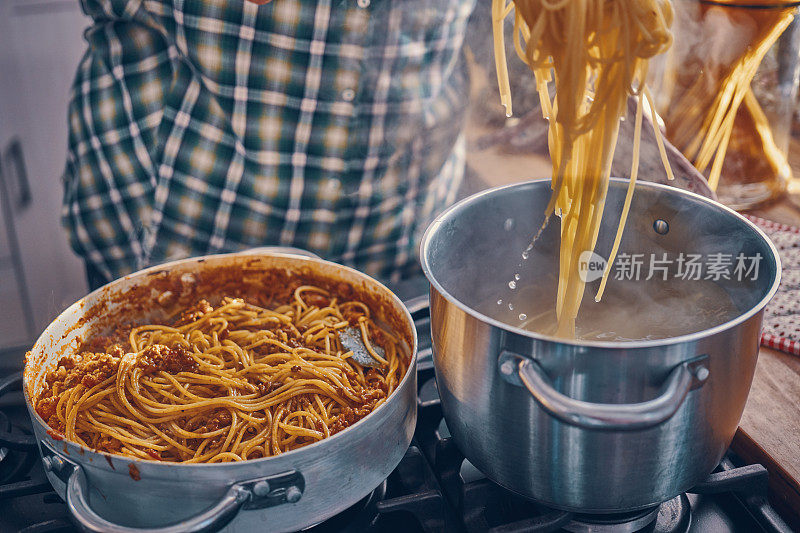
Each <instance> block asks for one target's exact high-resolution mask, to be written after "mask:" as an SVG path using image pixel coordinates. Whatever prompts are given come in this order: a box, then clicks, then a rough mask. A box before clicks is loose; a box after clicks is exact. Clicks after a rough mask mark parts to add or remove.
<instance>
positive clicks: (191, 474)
mask: <svg viewBox="0 0 800 533" xmlns="http://www.w3.org/2000/svg"><path fill="white" fill-rule="evenodd" d="M274 272H281V273H287V272H288V273H290V275H293V276H294V275H297V276H304V277H306V278H309V277H310V279H314V280H323V281H324V282H325V283H328V284H333V285H335V284H338V283H344V284H347V286H349V287H352V288H353V289H354V290H355V291H356V293H357V294H358V295H359V297H360V298H363V299H364V301H365V302H367V303H368V304H369V305H370V306H371V308H372V309H373V311H375V312H376V314H377V315H378V316H379V317H380V319H382V320H383V321H384V322H386V323H387V324H388V325H389V326H390V327H392V328H393V330H394V331H395V333H397V334H398V335H399V336H400V338H401V340H402V343H403V344H404V349H405V350H406V352H407V354H408V355H409V356H410V357H411V362H410V366H409V370H408V372H407V374H406V376H405V377H404V378H403V380H402V381H401V383H400V385H399V386H398V388H397V390H395V392H394V393H393V395H392V396H391V397H390V398H389V399H388V400H387V401H386V402H385V403H384V404H383V405H381V406H380V407H378V408H377V409H376V410H375V411H373V412H372V413H371V414H370V415H368V416H367V417H365V418H364V419H362V420H361V421H359V422H358V423H356V424H354V425H353V426H352V427H350V428H348V429H347V430H345V431H342V432H340V433H337V434H336V435H334V436H332V437H329V438H327V439H324V440H322V441H320V442H317V443H315V444H312V445H309V446H306V447H304V448H300V449H297V450H294V451H291V452H288V453H284V454H282V455H279V456H275V457H268V458H264V459H256V460H250V461H243V462H237V463H217V464H194V465H186V464H179V463H164V462H157V461H141V460H134V459H129V458H126V457H121V456H117V455H108V454H103V453H96V452H94V451H92V450H90V449H87V448H84V447H82V446H79V445H77V444H74V443H71V442H68V441H66V440H59V437H58V435H56V434H54V433H52V432H49V431H48V427H47V426H46V424H45V422H44V421H43V420H42V419H41V418H40V417H39V416H38V415H37V414H36V412H35V411H34V409H33V406H32V402H31V398H33V397H35V395H36V394H37V392H38V391H39V390H40V387H41V384H42V380H43V378H44V376H45V374H46V373H47V372H48V371H49V370H51V369H52V368H54V367H55V365H56V363H57V361H58V359H59V358H60V357H61V356H62V355H63V354H65V353H68V352H70V351H72V350H75V349H76V347H77V346H78V345H79V344H80V342H81V340H82V339H83V338H84V337H85V336H86V335H87V333H88V332H90V331H96V330H97V329H101V330H102V329H104V328H105V327H108V326H113V325H114V324H120V323H125V322H129V321H130V320H131V319H134V320H135V319H139V320H141V319H142V318H143V317H144V315H143V311H142V309H159V308H160V307H161V306H160V305H159V303H158V298H159V296H160V295H162V294H164V292H165V290H171V291H172V292H173V294H183V295H184V296H187V295H188V296H191V297H194V295H204V296H203V297H206V296H205V295H213V294H214V293H215V291H216V292H217V293H220V292H221V293H220V294H218V295H222V293H225V291H226V290H229V289H230V287H231V286H232V285H231V284H233V286H239V285H242V284H248V283H249V284H250V285H248V286H249V287H250V289H251V290H259V287H260V285H259V283H261V281H260V280H261V279H263V276H264V275H266V274H269V273H274ZM226 279H227V280H229V282H225V281H224V280H226ZM188 296H187V297H188ZM416 342H417V339H416V332H415V330H414V326H413V321H412V319H411V316H410V315H409V313H408V311H407V310H406V309H405V307H404V306H403V304H402V303H401V302H400V301H399V300H398V299H397V298H396V297H395V296H394V295H393V294H392V293H391V292H390V291H389V290H388V289H387V288H386V287H384V286H383V285H381V284H380V283H378V282H377V281H375V280H373V279H371V278H369V277H368V276H366V275H364V274H361V273H359V272H357V271H355V270H352V269H350V268H347V267H343V266H340V265H336V264H334V263H329V262H327V261H322V260H319V259H314V258H307V257H300V256H296V255H284V254H276V253H258V252H256V253H253V252H245V253H238V254H228V255H217V256H207V257H199V258H191V259H186V260H182V261H176V262H173V263H169V264H165V265H159V266H157V267H154V268H150V269H147V270H143V271H141V272H138V273H136V274H132V275H130V276H127V277H125V278H123V279H121V280H118V281H115V282H113V283H111V284H109V285H106V286H105V287H103V288H101V289H99V290H97V291H95V292H93V293H91V294H90V295H88V296H87V297H85V298H84V299H82V300H80V301H79V302H77V303H75V304H74V305H72V306H71V307H69V308H68V309H67V310H66V311H64V312H63V313H62V314H61V315H60V316H59V317H58V318H57V319H56V320H55V321H54V322H53V323H52V324H51V325H50V326H49V327H48V328H47V329H46V330H45V331H44V333H43V334H42V335H41V337H40V338H39V339H38V340H37V341H36V344H35V345H34V347H33V349H32V350H31V352H30V353H29V354H28V356H27V361H26V366H25V373H24V390H25V398H26V402H27V405H28V411H29V413H30V416H31V419H32V420H33V427H34V432H35V435H36V438H37V439H38V441H39V443H40V450H41V453H42V458H43V461H44V465H45V469H46V470H47V477H48V479H49V480H50V482H51V483H52V485H53V487H54V488H55V490H56V492H58V493H59V495H61V496H62V497H63V498H65V500H66V501H67V505H68V506H69V510H70V512H71V513H72V515H73V517H74V518H75V520H76V522H77V523H78V524H79V525H80V526H81V527H83V528H84V529H86V530H91V531H118V532H122V531H133V530H136V531H139V530H140V529H136V528H151V529H149V530H150V531H170V532H179V531H180V532H184V531H210V530H217V529H219V528H221V527H223V526H225V525H226V524H227V525H228V527H229V530H230V531H255V530H263V529H265V528H266V529H268V530H270V531H297V530H300V529H303V528H306V527H309V526H311V525H313V524H315V523H318V522H321V521H323V520H325V519H327V518H329V517H331V516H333V515H335V514H337V513H339V512H341V511H343V510H344V509H346V508H348V507H349V506H351V505H353V504H355V503H356V502H358V501H359V500H360V499H361V498H363V497H364V496H366V495H367V494H368V493H369V492H370V491H372V490H373V489H374V488H375V487H377V486H378V485H379V484H380V483H381V482H382V481H383V480H384V479H386V477H387V476H388V475H389V474H390V473H391V471H392V470H394V468H395V467H396V466H397V464H398V463H399V462H400V460H401V459H402V457H403V454H404V453H405V451H406V449H407V448H408V445H409V443H410V441H411V437H412V435H413V432H414V427H415V423H416ZM165 524H167V526H165Z"/></svg>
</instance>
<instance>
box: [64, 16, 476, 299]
mask: <svg viewBox="0 0 800 533" xmlns="http://www.w3.org/2000/svg"><path fill="white" fill-rule="evenodd" d="M257 3H264V2H249V1H244V0H203V1H193V2H189V1H186V0H173V1H165V0H130V1H125V0H82V7H83V10H84V12H85V13H86V14H87V15H89V16H91V17H92V19H93V24H92V26H91V27H90V28H89V29H88V30H87V31H86V33H85V37H86V40H87V42H88V43H89V48H88V50H87V52H86V54H85V56H84V57H83V59H82V61H81V63H80V65H79V68H78V72H77V75H76V78H75V82H74V85H73V90H72V94H71V100H70V106H69V129H70V135H69V149H68V159H67V165H66V171H65V184H64V185H65V191H64V211H63V223H64V226H65V227H66V229H67V231H68V233H69V236H70V242H71V245H72V247H73V249H74V250H75V251H76V252H77V253H78V254H79V255H80V256H82V257H83V258H84V259H85V261H86V264H87V272H88V273H89V277H90V282H91V284H92V285H93V286H97V285H100V284H102V283H104V282H105V281H108V280H111V279H113V278H117V277H119V276H122V275H125V274H127V273H130V272H132V271H134V270H138V269H140V268H143V267H145V266H148V265H152V264H156V263H159V262H163V261H166V260H171V259H176V258H181V257H186V256H191V255H201V254H207V253H217V252H228V251H236V250H241V249H245V248H250V247H254V246H262V245H284V246H295V247H299V248H305V249H307V250H310V251H313V252H315V253H317V254H319V255H321V256H323V257H325V258H327V259H330V260H333V261H337V262H341V263H344V264H347V265H351V266H354V267H355V268H358V269H360V270H362V271H364V272H366V273H368V274H370V275H373V276H376V277H378V278H380V279H383V280H387V281H395V280H398V279H401V278H403V277H406V276H409V275H411V274H413V273H416V272H417V269H418V257H417V255H418V250H417V247H418V244H419V240H420V238H421V235H422V233H423V232H424V230H425V228H426V226H427V225H428V223H429V222H430V221H431V220H432V219H433V217H434V216H435V215H436V214H437V213H438V212H439V211H440V210H441V209H442V208H444V207H445V206H446V205H448V204H449V203H451V202H452V201H453V200H454V199H455V195H456V192H457V190H458V188H459V185H460V182H461V180H462V176H463V170H464V139H463V136H462V132H461V130H462V126H463V120H464V112H465V107H466V106H465V101H466V98H467V84H468V79H467V76H466V72H465V68H464V65H463V61H462V59H461V52H462V45H463V41H464V35H465V29H466V26H467V20H468V18H469V16H470V13H471V11H472V9H473V5H474V3H475V0H335V1H334V0H315V1H311V0H274V1H273V2H269V3H266V4H264V5H256V4H257Z"/></svg>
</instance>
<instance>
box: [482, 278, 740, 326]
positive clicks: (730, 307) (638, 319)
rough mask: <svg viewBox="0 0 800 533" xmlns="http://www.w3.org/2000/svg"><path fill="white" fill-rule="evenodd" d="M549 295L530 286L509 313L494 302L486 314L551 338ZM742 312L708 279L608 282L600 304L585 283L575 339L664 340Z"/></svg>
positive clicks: (552, 309) (552, 312) (552, 319)
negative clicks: (545, 295)
mask: <svg viewBox="0 0 800 533" xmlns="http://www.w3.org/2000/svg"><path fill="white" fill-rule="evenodd" d="M519 285H522V284H519ZM521 289H522V287H521ZM548 296H549V297H543V296H542V294H541V292H540V291H537V288H536V287H528V288H527V290H525V289H522V290H520V291H517V293H516V294H515V295H514V297H513V305H514V310H513V312H510V311H508V307H507V306H503V308H502V309H500V306H498V305H494V312H490V313H487V314H489V316H492V317H493V318H496V319H498V320H502V321H503V322H505V323H507V324H509V325H512V326H515V327H520V328H523V329H527V330H529V331H534V332H537V333H541V334H544V335H549V336H554V335H555V333H556V313H555V305H554V302H555V299H554V297H553V296H552V295H548ZM493 303H494V302H493ZM740 313H741V311H740V310H739V309H737V307H736V305H735V304H734V302H733V300H732V299H731V297H730V295H728V293H727V292H726V291H725V290H724V289H723V288H722V287H720V286H719V285H717V284H716V283H714V282H712V281H684V280H677V281H676V280H669V281H666V282H664V281H655V280H651V281H647V282H643V281H629V282H621V281H614V280H609V284H608V290H607V291H606V293H605V295H604V296H603V299H602V301H600V302H595V301H594V290H593V288H592V287H589V286H587V289H586V294H585V295H584V299H583V302H582V304H581V308H580V311H579V312H578V319H577V321H576V332H575V334H576V338H578V339H581V340H595V341H635V340H653V339H665V338H669V337H677V336H680V335H688V334H690V333H695V332H698V331H703V330H706V329H708V328H712V327H714V326H718V325H720V324H723V323H725V322H727V321H729V320H731V319H733V318H735V317H736V316H738V315H739V314H740Z"/></svg>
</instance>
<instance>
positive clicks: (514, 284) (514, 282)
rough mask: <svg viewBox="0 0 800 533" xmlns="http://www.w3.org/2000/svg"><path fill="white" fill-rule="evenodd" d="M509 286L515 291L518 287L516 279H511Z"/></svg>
mask: <svg viewBox="0 0 800 533" xmlns="http://www.w3.org/2000/svg"><path fill="white" fill-rule="evenodd" d="M508 288H509V289H511V290H512V291H513V290H514V289H516V288H517V282H516V281H509V282H508Z"/></svg>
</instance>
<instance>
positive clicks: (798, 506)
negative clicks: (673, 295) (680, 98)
mask: <svg viewBox="0 0 800 533" xmlns="http://www.w3.org/2000/svg"><path fill="white" fill-rule="evenodd" d="M792 154H793V155H795V156H797V155H800V150H795V151H793V152H792ZM791 159H792V158H790V162H791V163H792V167H793V170H794V172H795V176H800V165H797V164H796V162H795V161H791ZM796 198H797V197H796V196H794V195H793V196H791V197H786V198H784V199H782V200H780V201H778V202H776V203H774V204H772V205H769V206H767V207H764V208H760V209H754V210H751V211H748V213H750V214H753V215H756V216H760V217H762V218H766V219H769V220H774V221H776V222H781V223H783V224H789V225H792V226H798V227H800V207H798V204H797V203H795V202H794V201H792V200H793V199H796ZM733 449H734V451H736V453H738V454H739V455H740V456H741V457H742V458H743V459H745V460H747V461H751V462H759V463H761V464H763V465H764V466H765V467H766V468H767V470H769V485H770V499H771V500H772V503H773V505H775V507H776V508H777V509H778V511H779V512H780V513H781V514H782V515H784V517H786V518H787V520H788V521H789V522H791V525H792V526H793V527H794V528H795V529H797V530H800V357H798V356H795V355H789V354H786V353H783V352H779V351H777V350H772V349H770V348H764V347H762V348H761V350H760V351H759V353H758V364H757V365H756V373H755V376H754V378H753V386H752V388H751V389H750V396H748V398H747V405H746V406H745V410H744V414H743V415H742V420H741V422H739V431H738V432H737V433H736V436H735V437H734V439H733Z"/></svg>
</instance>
